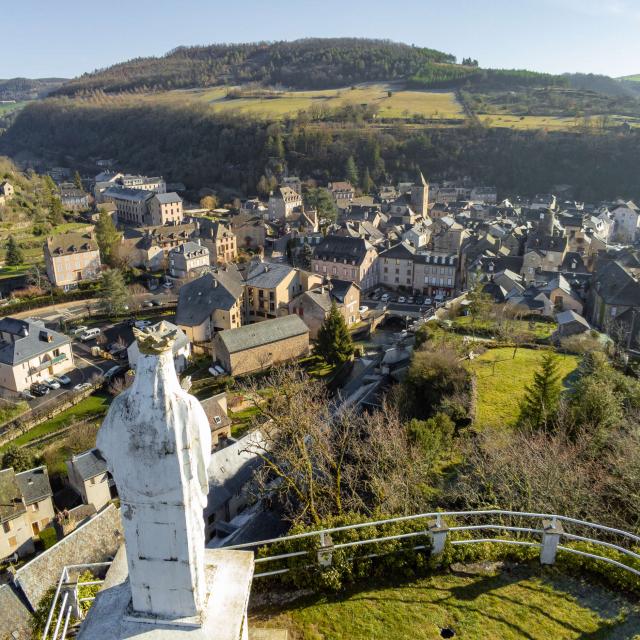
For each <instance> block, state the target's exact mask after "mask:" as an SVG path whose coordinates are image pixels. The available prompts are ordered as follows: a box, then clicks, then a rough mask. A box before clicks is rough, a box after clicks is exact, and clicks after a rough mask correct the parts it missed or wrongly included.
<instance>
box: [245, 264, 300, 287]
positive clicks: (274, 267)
mask: <svg viewBox="0 0 640 640" xmlns="http://www.w3.org/2000/svg"><path fill="white" fill-rule="evenodd" d="M293 271H295V270H294V268H293V267H290V266H289V265H288V264H279V263H274V264H272V263H268V262H258V263H255V264H253V265H251V266H250V267H249V273H248V275H247V278H246V284H247V286H249V287H257V288H258V289H273V288H274V287H277V286H278V285H279V284H280V283H281V282H282V281H283V280H284V279H285V278H287V277H288V276H289V275H290V274H291V273H292V272H293Z"/></svg>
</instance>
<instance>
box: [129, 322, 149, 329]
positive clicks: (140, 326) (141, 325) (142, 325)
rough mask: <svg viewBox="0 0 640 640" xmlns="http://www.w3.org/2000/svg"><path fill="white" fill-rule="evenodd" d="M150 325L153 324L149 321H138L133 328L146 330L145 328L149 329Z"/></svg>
mask: <svg viewBox="0 0 640 640" xmlns="http://www.w3.org/2000/svg"><path fill="white" fill-rule="evenodd" d="M150 324H151V322H150V321H149V320H136V321H135V322H134V324H133V326H134V327H135V328H136V329H144V328H145V327H148V326H149V325H150Z"/></svg>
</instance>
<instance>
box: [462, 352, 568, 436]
mask: <svg viewBox="0 0 640 640" xmlns="http://www.w3.org/2000/svg"><path fill="white" fill-rule="evenodd" d="M545 353H547V352H546V351H545V350H536V349H518V351H517V353H516V357H515V359H514V358H513V348H512V347H505V348H501V349H488V350H487V351H486V352H485V353H483V354H482V355H481V356H479V357H478V358H476V359H475V360H474V361H473V362H472V363H471V367H472V369H473V370H474V371H475V373H476V380H477V390H478V402H477V411H476V422H475V424H476V426H477V427H479V428H485V427H488V426H511V425H513V423H514V421H515V420H516V418H517V416H518V406H519V402H520V400H521V398H522V396H523V394H524V388H525V386H526V385H528V384H530V383H531V381H532V380H533V374H534V373H535V371H536V369H537V368H538V366H539V365H540V362H541V360H542V358H543V356H544V355H545ZM557 357H558V361H559V369H560V373H561V375H562V377H563V378H565V379H566V377H567V376H568V375H569V374H571V373H572V372H573V371H574V370H575V369H576V367H577V366H578V361H579V358H578V357H577V356H573V355H564V354H558V356H557ZM494 362H495V371H494V366H493V363H494ZM565 383H566V380H565Z"/></svg>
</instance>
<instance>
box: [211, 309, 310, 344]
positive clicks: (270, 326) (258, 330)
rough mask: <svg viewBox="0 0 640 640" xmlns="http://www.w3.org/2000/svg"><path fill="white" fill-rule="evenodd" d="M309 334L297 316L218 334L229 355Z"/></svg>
mask: <svg viewBox="0 0 640 640" xmlns="http://www.w3.org/2000/svg"><path fill="white" fill-rule="evenodd" d="M308 333H309V327H307V325H306V324H305V323H304V321H303V320H301V319H300V318H299V317H298V316H297V315H290V316H284V317H282V318H274V319H273V320H264V321H263V322H257V323H256V324H248V325H245V326H244V327H239V328H237V329H227V330H226V331H221V332H220V333H218V334H216V337H217V338H218V339H219V340H220V341H221V342H222V344H223V345H224V346H225V348H226V350H227V351H228V352H229V353H239V352H241V351H246V350H247V349H253V348H255V347H260V346H262V345H265V344H271V343H273V342H280V341H281V340H287V339H289V338H293V337H295V336H301V335H304V334H308Z"/></svg>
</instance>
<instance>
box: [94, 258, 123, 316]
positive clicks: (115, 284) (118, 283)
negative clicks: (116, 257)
mask: <svg viewBox="0 0 640 640" xmlns="http://www.w3.org/2000/svg"><path fill="white" fill-rule="evenodd" d="M100 297H101V298H102V307H103V309H104V311H105V312H106V313H108V314H110V315H118V314H121V313H122V312H123V311H125V307H126V306H127V301H128V299H129V293H128V291H127V286H126V285H125V283H124V277H123V276H122V271H120V269H107V270H106V271H103V272H102V283H101V286H100Z"/></svg>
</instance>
